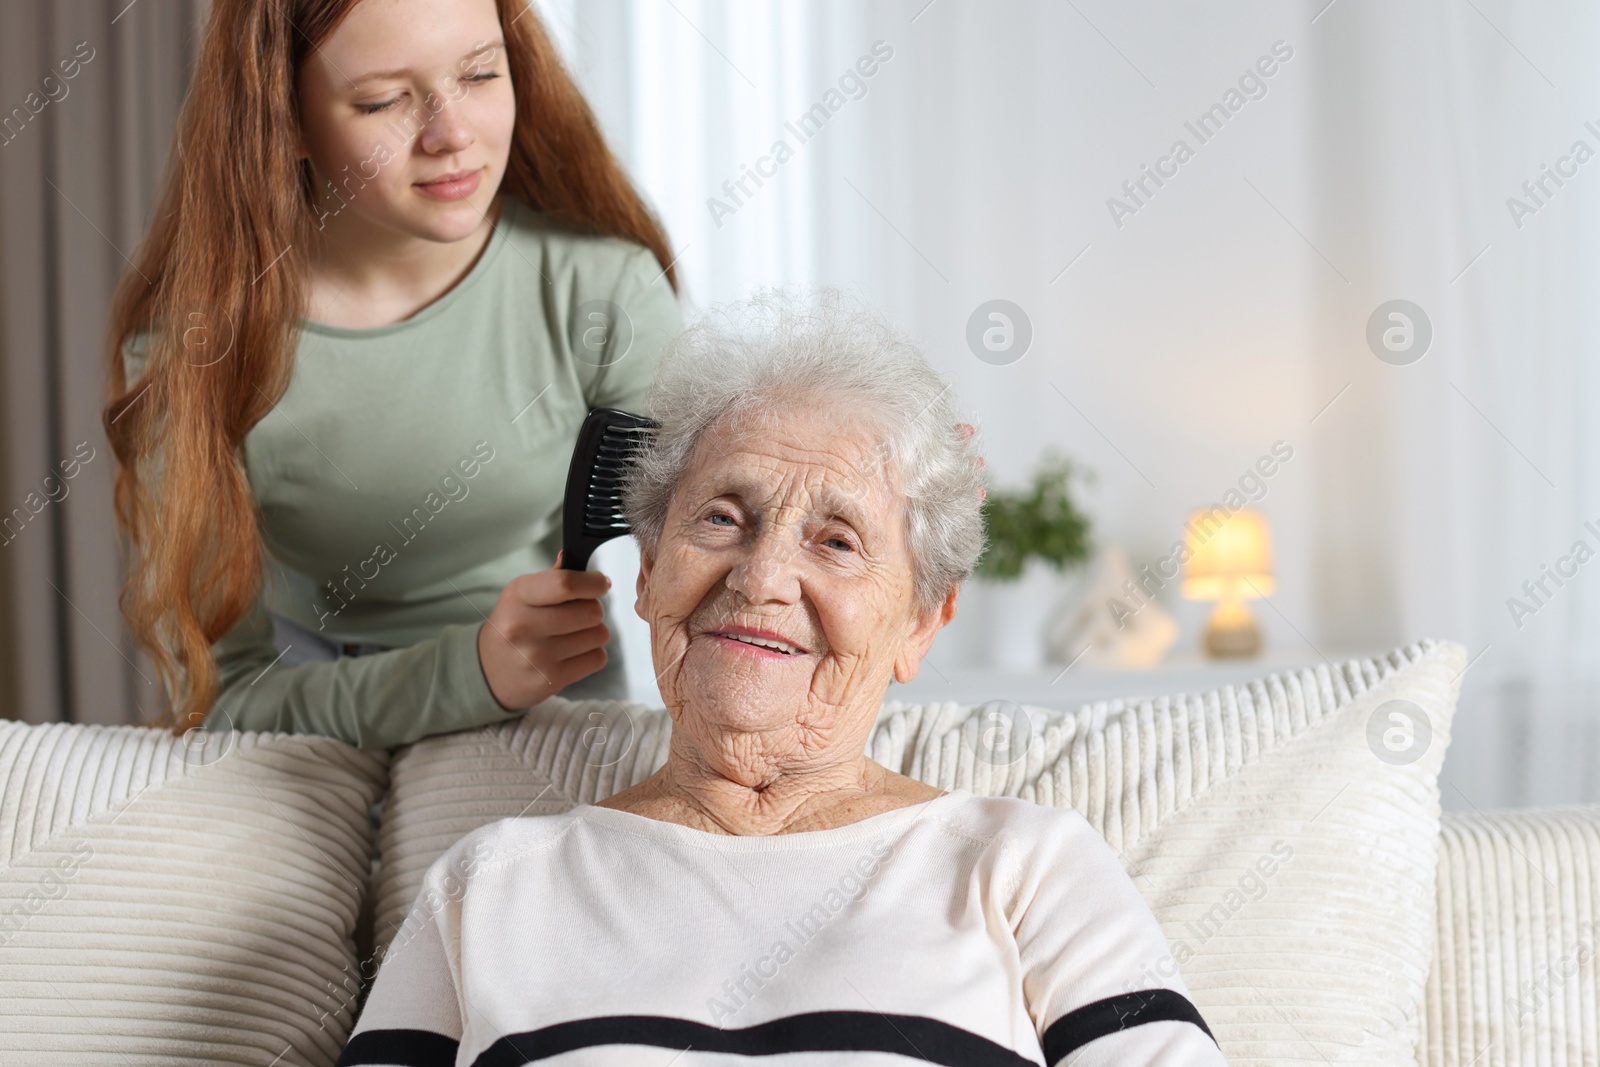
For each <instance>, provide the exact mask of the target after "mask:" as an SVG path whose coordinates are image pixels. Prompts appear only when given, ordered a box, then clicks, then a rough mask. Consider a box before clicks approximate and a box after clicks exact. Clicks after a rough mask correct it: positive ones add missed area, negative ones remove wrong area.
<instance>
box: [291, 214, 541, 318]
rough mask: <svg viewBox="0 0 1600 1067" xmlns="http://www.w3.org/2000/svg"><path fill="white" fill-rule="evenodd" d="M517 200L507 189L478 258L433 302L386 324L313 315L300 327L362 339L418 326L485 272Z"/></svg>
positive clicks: (507, 230) (450, 303)
mask: <svg viewBox="0 0 1600 1067" xmlns="http://www.w3.org/2000/svg"><path fill="white" fill-rule="evenodd" d="M521 206H522V205H521V201H519V200H518V199H517V198H516V197H514V196H512V195H511V194H509V193H506V194H503V199H502V201H501V207H500V217H499V218H497V219H495V221H494V229H493V230H491V231H490V233H489V240H488V241H487V242H486V243H485V244H484V247H483V251H481V252H480V253H478V261H477V262H476V263H474V264H473V265H472V269H471V270H469V271H467V273H466V275H465V276H463V277H462V279H461V280H460V281H458V282H456V284H455V285H453V286H451V287H450V288H449V289H447V290H445V292H444V293H443V294H442V295H440V296H439V297H438V298H437V299H435V300H434V301H433V303H431V304H429V305H427V306H426V307H424V308H423V309H422V310H421V311H419V312H417V313H416V314H415V315H412V316H411V317H410V318H406V319H401V320H400V321H399V322H391V323H389V324H388V325H386V326H335V325H332V324H331V323H326V322H317V321H315V320H314V319H308V318H301V320H300V326H301V329H302V330H304V331H305V332H306V333H315V334H321V335H322V336H324V337H344V338H349V339H353V340H363V339H370V338H375V337H385V336H388V335H389V334H393V333H399V332H400V331H402V330H409V329H411V328H412V327H415V326H420V325H421V324H423V323H424V322H427V321H429V320H430V319H435V318H438V317H439V316H440V315H442V314H444V313H445V312H446V311H448V310H449V309H450V308H451V307H452V306H454V305H455V304H456V303H457V302H458V301H460V300H461V299H462V298H463V297H464V296H465V295H466V293H467V291H468V290H470V289H471V288H472V287H473V286H474V285H476V284H477V282H478V280H479V279H480V278H482V277H483V276H484V275H485V274H487V273H488V272H489V267H490V265H491V264H493V263H494V261H495V259H496V258H498V257H499V255H500V250H501V249H502V248H504V247H505V244H506V240H507V237H508V235H509V234H510V232H511V227H512V221H513V220H512V215H514V214H516V213H517V212H519V211H520V210H521Z"/></svg>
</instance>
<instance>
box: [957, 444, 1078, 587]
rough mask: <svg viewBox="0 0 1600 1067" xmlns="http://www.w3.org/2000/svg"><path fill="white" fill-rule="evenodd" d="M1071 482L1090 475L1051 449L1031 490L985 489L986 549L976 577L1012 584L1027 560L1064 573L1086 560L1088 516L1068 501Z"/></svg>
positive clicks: (1029, 488) (1039, 469) (979, 562)
mask: <svg viewBox="0 0 1600 1067" xmlns="http://www.w3.org/2000/svg"><path fill="white" fill-rule="evenodd" d="M1074 479H1079V480H1082V481H1084V482H1089V481H1092V480H1093V474H1092V472H1090V471H1088V470H1086V469H1083V468H1080V467H1079V466H1077V465H1076V464H1074V463H1073V462H1072V461H1071V460H1070V459H1067V458H1066V457H1064V456H1061V455H1059V454H1058V453H1056V452H1055V451H1054V450H1053V449H1052V450H1047V451H1046V452H1045V455H1044V458H1043V459H1042V460H1041V461H1040V464H1039V468H1038V470H1037V471H1036V472H1035V474H1034V476H1033V484H1032V485H1031V486H1029V487H1028V488H1026V489H1022V490H1005V489H998V490H995V489H991V490H990V491H989V493H988V495H987V496H985V497H984V501H983V521H984V526H985V527H986V528H987V530H988V534H989V547H988V548H987V549H986V550H985V552H984V554H983V558H982V559H981V560H979V561H978V568H977V575H978V577H980V578H989V579H996V580H1000V581H1013V580H1015V579H1017V578H1020V577H1021V576H1022V572H1023V571H1024V570H1025V569H1026V568H1027V565H1028V561H1029V560H1030V559H1037V560H1041V561H1043V562H1044V563H1047V564H1049V565H1050V566H1052V567H1054V568H1055V569H1056V570H1057V571H1059V572H1061V573H1063V574H1065V573H1066V572H1067V571H1069V570H1071V569H1073V568H1075V567H1078V566H1081V565H1082V564H1083V562H1084V561H1085V560H1087V559H1088V558H1089V547H1090V545H1089V517H1088V516H1087V515H1085V514H1084V513H1083V512H1082V511H1081V510H1079V508H1078V506H1077V504H1076V503H1075V502H1074V501H1073V499H1072V482H1073V480H1074Z"/></svg>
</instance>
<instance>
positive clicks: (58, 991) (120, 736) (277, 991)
mask: <svg viewBox="0 0 1600 1067" xmlns="http://www.w3.org/2000/svg"><path fill="white" fill-rule="evenodd" d="M387 762H388V756H387V754H386V753H381V752H380V753H363V752H359V751H357V750H356V749H353V748H350V747H349V746H347V745H344V744H342V743H340V742H338V741H334V740H331V739H328V738H321V737H292V736H288V735H282V734H254V733H245V734H211V735H209V736H207V735H206V734H205V733H204V732H198V731H197V732H193V733H191V734H190V735H189V736H188V737H187V738H175V737H173V736H172V735H171V734H169V733H165V732H162V731H159V730H153V729H142V728H138V727H106V726H77V725H70V724H50V725H42V726H36V725H26V724H23V723H16V722H0V1005H4V1007H3V1009H0V1063H6V1064H11V1063H16V1064H28V1065H29V1067H40V1065H48V1064H70V1065H72V1067H79V1065H82V1064H86V1063H97V1064H134V1065H141V1067H143V1065H152V1067H153V1065H158V1064H159V1065H162V1067H166V1065H170V1064H173V1063H206V1064H250V1065H254V1067H264V1065H266V1064H269V1063H277V1064H279V1065H287V1064H324V1065H328V1064H332V1063H333V1062H334V1061H335V1060H336V1059H337V1058H338V1055H339V1051H340V1049H341V1048H342V1047H343V1045H344V1042H345V1040H346V1039H347V1037H348V1035H349V1031H350V1027H351V1025H352V1023H353V1021H354V1020H353V1017H352V1016H353V1009H354V1007H355V1004H354V1000H355V996H356V991H357V990H358V989H359V981H358V976H359V969H358V967H357V961H356V951H355V944H354V941H353V937H352V935H353V933H354V929H355V925H356V918H357V913H358V911H359V908H360V905H361V902H362V897H363V895H364V893H365V892H366V882H367V878H368V875H369V868H370V864H371V858H372V854H373V847H372V846H373V841H372V829H371V818H370V815H369V812H368V809H369V807H370V806H371V805H372V804H373V803H374V802H375V801H376V800H377V799H378V797H379V796H381V795H382V792H383V788H384V784H385V779H386V774H385V769H386V764H387Z"/></svg>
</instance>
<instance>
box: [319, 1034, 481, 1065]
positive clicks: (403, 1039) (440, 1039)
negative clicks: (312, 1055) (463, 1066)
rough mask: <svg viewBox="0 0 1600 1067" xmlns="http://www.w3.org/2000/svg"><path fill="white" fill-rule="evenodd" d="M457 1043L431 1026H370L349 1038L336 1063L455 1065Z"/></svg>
mask: <svg viewBox="0 0 1600 1067" xmlns="http://www.w3.org/2000/svg"><path fill="white" fill-rule="evenodd" d="M457 1044H458V1043H457V1042H456V1040H455V1039H454V1038H451V1037H445V1036H444V1035H443V1034H436V1033H434V1032H433V1031H432V1030H368V1031H367V1032H366V1033H363V1034H357V1035H356V1036H355V1037H352V1038H351V1039H350V1043H349V1044H348V1045H346V1046H345V1047H344V1052H343V1053H342V1054H341V1055H340V1056H339V1062H338V1063H337V1064H335V1065H334V1067H359V1065H361V1064H366V1063H382V1064H388V1065H391V1067H455V1064H456V1046H457Z"/></svg>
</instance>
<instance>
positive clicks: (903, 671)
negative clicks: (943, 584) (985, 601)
mask: <svg viewBox="0 0 1600 1067" xmlns="http://www.w3.org/2000/svg"><path fill="white" fill-rule="evenodd" d="M877 455H878V453H877V450H876V439H875V437H874V436H873V434H872V430H871V423H870V421H869V420H867V419H864V418H862V417H860V416H859V415H858V414H856V413H852V412H840V411H830V410H828V409H827V408H826V407H825V406H820V405H805V404H802V405H796V406H792V407H790V408H789V409H788V410H787V411H786V412H785V413H784V414H783V415H782V416H781V417H780V418H779V419H777V420H774V421H773V422H771V423H768V424H766V425H764V426H763V427H762V428H761V430H760V432H759V433H756V434H739V433H736V432H734V431H733V428H731V427H729V426H727V425H725V424H718V425H717V426H714V427H712V428H711V429H709V430H707V431H706V432H705V434H704V435H703V436H702V438H701V440H700V442H699V444H698V445H697V448H696V453H695V457H694V459H693V460H692V461H691V464H690V467H689V470H688V471H687V472H686V474H685V477H684V478H683V480H682V482H681V483H680V485H679V487H678V491H677V494H676V496H675V497H674V499H673V504H672V509H671V512H670V514H669V515H668V518H667V521H666V524H665V527H664V528H663V530H662V533H661V538H660V541H659V543H658V544H657V546H656V553H655V558H654V559H645V560H643V561H642V565H641V568H640V575H639V589H638V591H639V600H638V603H637V605H636V610H637V611H638V612H639V614H640V616H641V617H642V618H644V619H645V620H646V621H648V622H649V623H650V632H651V644H652V650H653V653H654V660H655V666H656V669H657V670H658V671H660V672H661V675H660V678H659V679H658V682H659V685H660V688H661V694H662V698H663V699H664V700H665V702H666V704H667V707H668V708H671V709H673V710H674V717H675V718H677V710H678V709H680V708H682V707H683V706H685V705H687V706H688V707H691V708H693V709H694V710H695V712H696V713H697V714H696V719H697V720H698V721H699V723H700V724H703V725H707V726H711V727H726V728H732V729H741V728H742V729H753V730H760V729H764V728H769V727H772V728H776V727H784V726H788V725H798V726H799V727H800V728H801V730H802V732H804V731H806V730H808V729H813V730H818V731H827V730H830V729H832V728H834V727H841V726H842V727H844V729H845V731H846V732H847V733H850V732H860V731H862V730H865V729H869V728H870V726H871V723H872V721H873V717H874V716H875V714H876V712H877V709H878V706H879V704H880V703H881V701H882V698H883V693H884V690H885V689H886V688H887V686H888V684H889V678H890V676H891V674H892V675H893V676H895V677H897V678H898V679H899V680H900V681H902V682H907V681H910V680H911V679H912V677H914V676H915V674H916V671H917V665H918V663H919V661H920V660H921V658H922V656H923V654H924V653H925V652H926V651H927V649H928V646H929V645H930V644H931V643H932V642H933V637H934V634H935V633H936V632H937V631H938V629H939V627H940V626H942V625H944V623H945V622H947V621H949V619H950V617H951V616H952V615H953V614H954V612H955V599H956V594H955V593H954V591H952V592H951V594H950V595H949V596H948V597H947V598H946V600H945V602H944V604H943V605H941V606H940V607H939V608H938V609H936V610H935V611H932V612H929V613H927V614H926V615H924V616H922V617H917V615H916V611H915V601H914V598H913V586H912V561H911V557H910V555H909V552H908V547H907V544H906V541H905V536H904V504H903V501H902V500H901V498H900V497H899V495H898V487H897V486H895V485H892V484H889V482H890V478H889V477H888V476H886V474H885V467H884V464H883V463H882V462H881V461H879V460H878V459H877V458H876V457H877ZM747 631H764V632H766V633H768V634H772V635H776V638H775V640H777V641H780V642H782V643H784V644H786V645H787V646H788V647H787V648H786V649H773V648H764V647H760V646H758V645H755V644H750V643H747V642H746V641H742V640H740V639H739V638H738V637H737V636H735V635H736V634H739V633H741V632H747ZM747 636H748V634H747ZM853 712H856V713H862V714H852V713H853ZM863 715H864V718H863ZM814 740H815V742H816V743H817V744H818V745H826V744H828V743H830V742H831V741H832V740H833V738H832V737H831V736H827V735H825V734H817V735H815V738H814ZM854 743H855V740H854V738H853V737H843V738H841V739H840V744H842V745H846V746H848V745H853V744H854ZM857 753H859V750H857Z"/></svg>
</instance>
